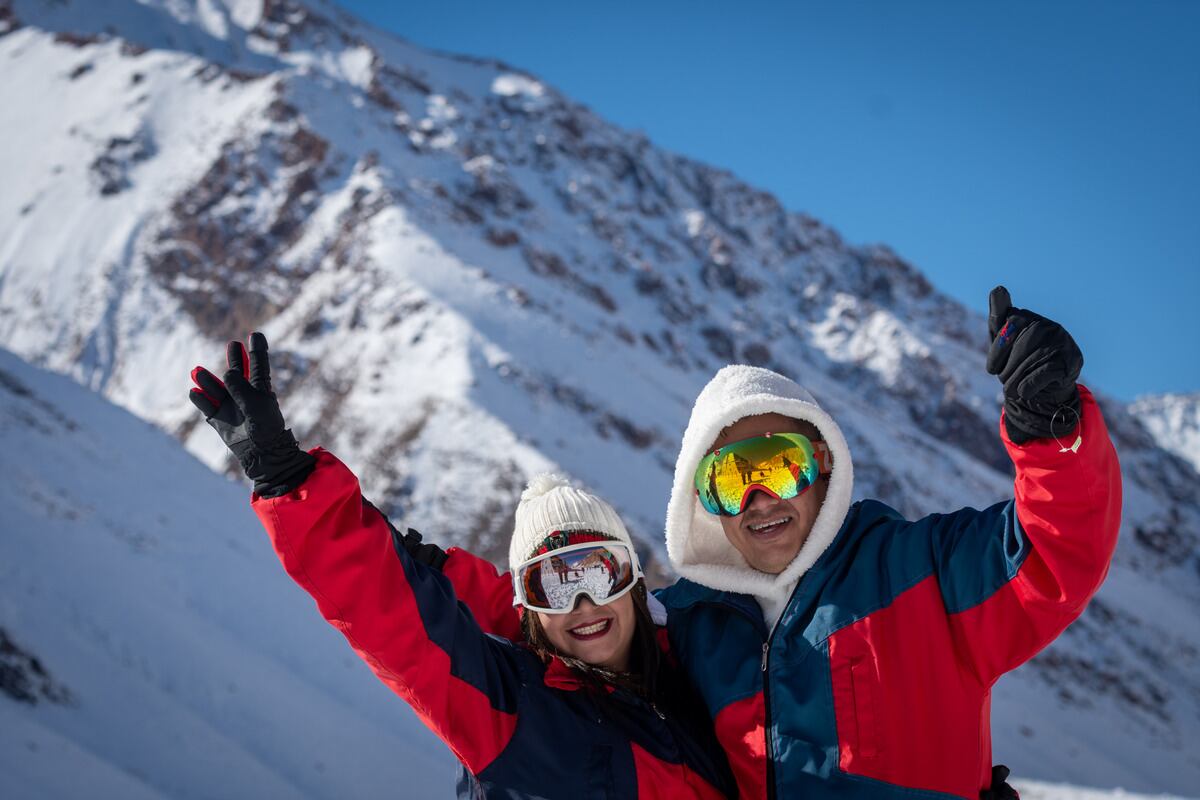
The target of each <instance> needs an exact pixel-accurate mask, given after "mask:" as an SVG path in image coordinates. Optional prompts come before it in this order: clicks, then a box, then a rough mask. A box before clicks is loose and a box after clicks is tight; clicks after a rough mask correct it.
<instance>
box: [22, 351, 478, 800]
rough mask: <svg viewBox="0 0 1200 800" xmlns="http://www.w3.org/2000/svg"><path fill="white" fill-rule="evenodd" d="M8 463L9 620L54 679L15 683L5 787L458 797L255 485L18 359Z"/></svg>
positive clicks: (439, 759) (442, 754) (45, 791)
mask: <svg viewBox="0 0 1200 800" xmlns="http://www.w3.org/2000/svg"><path fill="white" fill-rule="evenodd" d="M0 474H3V475H4V480H3V481H2V482H0V631H2V632H3V633H4V635H5V636H6V638H8V639H9V640H10V642H11V643H13V644H15V646H16V647H18V648H20V649H21V650H23V651H25V652H26V653H28V654H30V655H31V656H32V657H33V658H36V659H37V662H38V663H39V665H40V666H41V669H42V670H44V671H45V672H46V673H48V676H49V681H48V684H46V685H43V686H42V688H41V689H38V690H35V691H33V692H30V693H28V694H29V695H30V696H29V697H27V698H26V699H25V700H18V699H16V697H15V693H14V692H12V691H7V689H11V688H12V687H13V686H14V685H15V683H16V682H15V681H8V682H6V683H5V684H4V685H5V688H6V690H5V691H0V795H2V796H3V797H5V798H6V799H7V800H18V798H30V799H31V800H32V799H33V798H71V797H85V796H86V797H95V798H230V797H270V798H286V797H297V798H298V797H368V796H373V797H385V796H391V797H398V796H404V797H414V798H415V797H449V796H451V795H452V794H453V785H454V772H453V764H454V761H453V759H452V757H451V756H450V754H449V753H448V751H446V749H445V748H444V747H443V746H442V745H441V744H440V743H439V742H438V741H437V740H436V739H434V737H433V736H432V735H430V734H429V733H428V731H426V729H425V728H424V727H423V726H422V725H421V724H420V723H419V722H418V721H417V720H416V718H415V717H414V716H413V715H412V714H411V713H409V711H408V707H407V706H406V705H405V704H404V703H403V702H402V701H400V700H399V699H398V698H396V697H395V696H394V695H392V694H391V692H390V691H389V690H387V689H386V688H385V687H384V686H383V685H382V684H380V683H379V682H378V681H376V679H375V677H374V676H373V675H372V674H371V673H370V671H369V670H368V669H367V668H366V666H365V665H363V664H362V663H361V662H359V660H358V659H357V657H355V656H354V654H353V652H352V651H351V650H350V649H349V647H348V646H347V645H346V644H345V641H344V639H343V638H342V636H341V635H340V634H338V633H337V632H336V631H335V630H334V629H333V628H331V627H330V626H329V625H327V624H326V623H325V621H324V620H323V619H321V618H320V615H319V614H318V613H317V611H316V608H315V606H314V604H313V602H312V601H311V600H310V599H309V597H308V596H307V595H306V594H304V592H302V591H301V590H300V589H298V588H297V587H296V586H295V585H294V584H292V582H291V580H290V579H288V578H287V576H286V575H285V574H284V572H283V570H282V569H281V568H280V567H279V565H278V562H277V561H276V559H275V555H274V553H273V552H272V551H271V548H270V544H269V542H268V541H267V539H266V536H265V534H264V533H263V532H262V529H261V527H260V526H259V524H258V521H257V519H256V518H255V517H254V515H253V514H252V513H251V511H250V508H249V502H248V494H247V492H246V491H245V490H244V489H243V488H242V487H241V486H239V485H236V484H234V483H231V482H230V481H228V480H227V479H225V478H223V477H221V476H219V475H214V474H213V473H212V471H211V470H209V469H208V468H207V467H205V466H204V465H203V464H201V463H200V462H198V461H197V460H196V459H195V458H194V457H192V456H191V455H188V454H187V453H186V452H184V450H183V449H182V448H181V447H180V446H179V444H178V442H177V441H175V440H173V439H172V438H170V437H169V436H167V435H166V434H164V433H162V432H161V431H158V430H156V429H155V428H153V427H152V426H150V425H148V424H147V423H145V422H143V421H142V420H140V419H137V418H136V417H134V416H133V415H131V414H129V413H128V412H127V411H124V410H121V409H118V408H116V407H114V406H112V405H111V404H109V403H107V402H105V401H104V400H102V399H101V398H100V397H98V396H96V395H94V394H93V393H91V392H89V391H88V390H86V389H84V388H83V387H81V386H79V385H78V384H76V383H74V382H72V381H70V380H69V379H67V378H64V377H62V376H59V375H53V374H50V373H46V372H42V371H40V370H36V369H31V368H30V367H28V366H27V365H25V364H24V363H22V362H21V361H20V360H18V359H17V358H16V357H14V356H13V355H12V354H11V353H8V352H7V351H0ZM0 663H3V662H2V661H0ZM24 663H25V664H26V667H28V661H27V660H26V662H24ZM9 665H10V666H13V667H14V669H15V670H16V671H18V672H20V663H16V664H14V663H13V662H12V661H11V659H10V660H9ZM25 671H26V672H27V673H28V672H30V670H29V669H28V668H27V669H26V670H25ZM0 672H3V670H0ZM9 678H12V675H11V674H10V675H9ZM33 683H34V684H35V685H37V684H38V683H43V682H39V681H33ZM396 787H405V790H404V791H403V792H400V791H398V790H397V788H396Z"/></svg>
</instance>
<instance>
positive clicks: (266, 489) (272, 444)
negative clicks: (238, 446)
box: [238, 428, 317, 497]
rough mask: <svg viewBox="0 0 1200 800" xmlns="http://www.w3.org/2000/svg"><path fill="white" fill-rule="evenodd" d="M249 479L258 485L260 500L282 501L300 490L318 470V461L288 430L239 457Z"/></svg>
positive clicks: (249, 449)
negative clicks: (314, 470) (275, 499)
mask: <svg viewBox="0 0 1200 800" xmlns="http://www.w3.org/2000/svg"><path fill="white" fill-rule="evenodd" d="M238 461H239V462H240V463H241V465H242V469H243V470H245V472H246V475H247V476H248V477H249V478H250V479H251V480H253V481H254V491H255V493H256V494H257V495H258V496H259V497H279V496H280V495H285V494H287V493H288V492H291V491H293V490H294V489H296V488H297V487H298V486H300V484H302V483H304V481H305V480H306V479H307V478H308V476H309V475H310V474H311V473H312V471H313V469H314V468H315V467H316V464H317V459H316V458H314V457H313V456H312V455H311V454H309V453H306V452H304V451H303V450H301V449H300V445H299V444H298V443H297V442H296V437H295V436H293V435H292V431H291V429H289V428H284V429H283V430H282V431H280V432H279V433H278V434H277V435H276V436H275V438H273V439H271V440H269V441H266V442H255V443H254V446H253V447H250V448H247V449H246V450H245V451H244V452H242V453H239V454H238Z"/></svg>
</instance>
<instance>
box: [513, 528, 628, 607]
mask: <svg viewBox="0 0 1200 800" xmlns="http://www.w3.org/2000/svg"><path fill="white" fill-rule="evenodd" d="M572 533H576V532H575V531H572ZM641 578H642V568H641V565H640V564H639V563H638V558H637V554H636V553H635V552H633V549H632V548H631V547H629V546H628V545H627V544H625V543H624V542H621V541H617V540H609V539H605V540H604V541H591V542H584V543H581V544H573V545H567V546H566V547H559V548H556V549H554V550H549V551H547V552H545V553H539V554H538V555H536V556H534V557H533V558H531V559H529V560H528V561H524V562H522V563H521V564H518V565H517V567H516V568H515V569H514V570H513V605H514V606H524V607H525V608H527V609H529V610H530V611H538V612H540V613H542V614H570V613H571V612H572V611H574V610H575V601H576V598H578V597H579V596H580V595H587V596H588V598H589V599H591V601H592V602H593V603H595V604H596V605H598V606H603V605H607V604H609V603H611V602H613V601H614V600H618V599H620V598H621V597H624V596H625V595H626V594H628V593H629V591H630V590H631V589H632V588H633V587H634V586H635V585H636V584H637V582H638V581H639V580H640V579H641Z"/></svg>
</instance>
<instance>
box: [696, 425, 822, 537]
mask: <svg viewBox="0 0 1200 800" xmlns="http://www.w3.org/2000/svg"><path fill="white" fill-rule="evenodd" d="M832 469H833V465H832V459H831V457H830V453H829V448H828V446H826V444H825V442H823V441H820V440H811V439H809V438H808V437H807V436H804V435H802V434H799V433H774V434H772V433H768V434H766V435H764V436H755V437H753V438H750V439H742V440H741V441H738V442H730V443H729V444H727V445H725V446H723V447H719V448H717V449H716V450H714V451H713V452H711V453H709V454H708V455H706V456H704V458H702V459H700V464H699V465H697V467H696V474H695V478H694V483H695V488H696V496H697V498H698V499H699V500H700V505H702V506H703V507H704V510H705V511H707V512H708V513H710V514H719V515H722V516H729V517H736V516H737V515H738V514H741V513H742V512H743V511H745V510H746V504H747V503H749V502H750V496H751V495H752V494H753V493H754V492H755V491H763V492H766V493H767V494H769V495H771V496H772V497H775V498H777V499H779V500H790V499H792V498H793V497H796V496H797V495H799V494H801V493H803V492H804V491H805V490H806V489H808V487H810V486H812V485H813V484H814V483H815V482H816V480H817V478H818V477H819V476H821V475H827V474H829V473H830V472H831V471H832Z"/></svg>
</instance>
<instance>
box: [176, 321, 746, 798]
mask: <svg viewBox="0 0 1200 800" xmlns="http://www.w3.org/2000/svg"><path fill="white" fill-rule="evenodd" d="M228 360H229V371H227V372H226V373H225V381H224V383H222V382H221V381H219V380H217V379H216V377H214V376H213V375H212V374H211V373H209V372H208V371H207V370H205V369H203V368H202V367H197V368H196V369H195V370H193V372H192V378H193V380H194V381H195V382H196V385H197V388H195V389H193V390H192V392H191V399H192V402H193V403H194V404H195V405H196V406H197V408H199V409H200V410H201V411H202V412H203V413H204V415H205V419H206V420H207V421H208V422H209V424H210V425H211V426H212V427H213V428H214V429H215V430H216V431H217V432H218V433H219V434H220V435H221V438H222V439H223V440H224V442H225V444H226V445H227V446H228V447H229V448H230V450H231V451H232V452H233V453H234V454H235V455H236V456H237V458H238V460H239V461H240V463H241V464H242V466H243V468H244V469H245V471H246V474H247V475H248V476H249V477H250V478H251V479H252V480H253V481H254V485H255V495H254V497H253V499H252V505H253V507H254V510H255V512H256V513H257V514H258V516H259V519H260V520H262V522H263V525H264V526H265V527H266V529H267V532H268V533H269V534H270V536H271V541H272V543H273V545H274V547H275V551H276V553H277V554H278V555H279V558H280V560H281V561H282V562H283V565H284V568H285V569H286V570H287V572H288V574H289V575H291V576H292V578H293V579H294V580H295V581H296V582H297V583H298V584H300V586H302V587H303V588H304V589H305V590H306V591H307V592H308V593H309V594H311V595H312V596H313V598H314V599H315V600H316V602H317V606H318V608H319V609H320V611H321V613H322V614H323V615H324V616H325V618H326V619H327V620H328V621H329V622H330V623H331V624H332V625H334V627H336V628H338V629H339V630H340V631H342V633H343V634H344V635H345V636H346V639H347V640H348V641H349V642H350V644H351V646H352V647H353V648H354V649H355V651H356V652H357V653H358V654H359V656H360V657H362V658H363V660H364V661H366V662H367V664H368V665H370V667H371V669H372V670H373V671H374V672H375V674H376V675H377V676H378V677H379V678H380V680H382V681H383V682H384V683H386V684H387V685H388V686H390V687H391V688H392V689H393V690H394V691H395V692H396V693H397V694H399V695H400V696H401V697H402V698H404V700H405V701H406V702H408V703H409V704H410V705H411V706H412V707H413V709H414V710H415V711H416V712H417V715H418V716H419V717H420V718H421V719H422V721H423V722H424V723H425V724H426V725H427V726H429V728H430V729H431V730H432V731H433V732H434V733H436V734H437V735H438V736H439V737H440V738H441V739H442V740H443V741H444V742H446V744H447V745H449V746H450V748H451V750H453V751H454V753H455V755H456V756H457V757H458V759H459V761H460V762H461V763H462V765H463V767H464V775H463V776H462V778H461V779H460V781H459V795H460V796H461V797H505V798H516V797H537V798H554V797H564V798H565V797H569V798H572V800H583V799H584V798H593V797H595V798H601V797H613V798H634V797H670V798H676V797H680V798H686V797H694V798H718V797H725V796H732V795H733V794H734V793H735V791H736V790H735V788H734V785H733V782H732V778H731V776H730V774H729V772H728V766H727V764H726V763H725V760H724V756H723V754H722V753H721V751H720V748H719V746H718V745H717V744H716V741H715V739H714V738H713V736H712V731H711V723H710V722H709V721H708V719H707V716H706V715H704V714H703V713H702V708H703V705H702V704H701V703H700V702H698V701H697V700H695V699H694V697H693V696H692V695H691V694H690V692H689V691H688V690H687V689H686V688H685V687H686V682H685V681H684V680H683V678H682V676H681V675H680V674H679V673H677V672H676V671H675V669H674V668H673V667H672V666H671V665H670V662H669V661H668V660H667V659H666V658H664V653H663V651H662V650H660V642H665V637H659V636H657V627H656V625H655V624H654V622H653V621H652V619H651V616H650V610H649V606H648V604H647V595H646V588H645V583H644V581H643V579H642V574H641V568H640V566H639V564H638V560H637V554H636V553H635V552H634V549H633V544H632V541H631V540H630V537H629V534H628V532H627V531H626V530H625V526H624V525H623V524H622V523H621V521H620V519H619V518H618V517H617V515H616V513H615V512H614V511H613V510H612V508H611V507H610V506H609V505H608V504H607V503H605V502H604V501H603V500H600V499H599V498H596V497H594V496H592V495H589V494H587V493H586V492H582V491H579V490H577V489H574V488H572V487H570V486H568V485H566V484H565V483H564V482H563V481H561V480H557V479H554V478H546V477H543V478H541V479H535V481H534V482H533V483H531V485H530V487H529V488H528V489H527V490H526V492H525V493H524V494H523V495H522V500H521V504H520V506H519V507H518V509H517V521H516V529H515V531H514V534H513V538H512V542H511V545H510V550H509V560H510V566H511V568H512V574H513V576H514V579H513V582H512V589H513V592H514V598H515V603H516V605H517V606H518V608H519V609H520V610H521V624H522V629H523V631H524V634H525V636H524V641H522V642H518V643H513V642H509V641H506V640H501V639H499V638H497V637H494V636H489V635H487V634H486V633H485V632H484V631H483V630H481V629H480V627H479V625H478V624H477V623H476V621H475V619H474V618H473V617H472V615H471V614H470V613H469V612H468V611H466V610H465V607H464V606H462V605H460V604H459V602H458V599H457V598H456V596H455V593H454V590H453V588H452V586H451V581H450V579H449V578H448V577H447V576H446V575H444V574H443V573H442V572H441V571H440V569H439V566H440V565H441V564H442V563H444V561H445V557H444V554H442V553H441V552H440V551H437V550H436V549H434V548H429V549H423V548H422V547H421V546H420V545H419V539H416V538H414V535H413V534H411V533H410V534H409V536H407V537H405V536H401V535H400V534H399V533H398V532H397V531H396V530H395V529H394V528H392V527H391V526H390V525H389V523H388V521H387V520H386V518H384V517H383V515H381V514H380V513H379V512H378V511H377V510H376V509H375V508H374V506H372V505H371V504H370V503H368V502H366V501H365V500H364V499H363V497H362V494H361V493H360V491H359V486H358V480H357V479H356V478H355V476H354V475H353V474H352V473H351V472H350V470H349V469H347V468H346V466H345V465H344V464H342V463H341V462H340V461H338V459H337V458H335V457H334V456H333V455H332V454H331V453H328V452H326V451H324V450H321V449H317V450H314V451H313V452H311V453H305V452H303V451H302V450H300V448H299V447H298V446H297V444H296V440H295V438H294V437H293V436H292V434H291V432H290V431H288V430H287V429H286V428H285V426H284V422H283V416H282V414H281V413H280V411H279V406H278V403H277V402H276V399H275V395H274V394H273V393H272V392H271V384H270V364H269V360H268V356H267V342H266V338H265V337H263V335H262V334H260V333H254V334H251V336H250V352H249V354H247V353H246V349H245V348H244V347H243V346H242V344H241V343H240V342H231V343H230V345H229V350H228Z"/></svg>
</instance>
